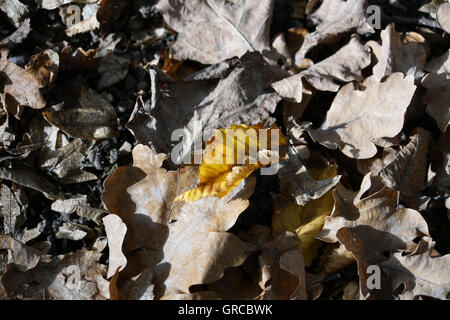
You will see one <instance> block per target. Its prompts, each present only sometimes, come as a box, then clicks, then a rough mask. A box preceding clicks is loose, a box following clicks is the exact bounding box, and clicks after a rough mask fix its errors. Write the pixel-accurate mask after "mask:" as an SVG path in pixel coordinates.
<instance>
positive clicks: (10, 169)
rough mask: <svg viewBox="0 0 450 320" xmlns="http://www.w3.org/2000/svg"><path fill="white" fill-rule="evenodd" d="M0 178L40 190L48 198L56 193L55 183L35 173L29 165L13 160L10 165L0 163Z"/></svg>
mask: <svg viewBox="0 0 450 320" xmlns="http://www.w3.org/2000/svg"><path fill="white" fill-rule="evenodd" d="M0 178H1V179H6V180H10V181H13V182H15V183H17V184H19V185H21V186H24V187H27V188H31V189H35V190H37V191H40V192H42V193H43V194H44V195H45V196H46V197H48V198H50V199H51V198H53V197H55V195H56V194H57V193H58V187H57V186H56V185H55V184H53V183H52V182H50V181H49V180H48V179H47V178H45V177H44V176H43V175H42V174H39V173H36V171H35V170H33V169H32V168H30V167H29V166H26V165H23V164H21V163H19V162H13V163H12V164H11V166H2V165H0Z"/></svg>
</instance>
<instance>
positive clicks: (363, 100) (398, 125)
mask: <svg viewBox="0 0 450 320" xmlns="http://www.w3.org/2000/svg"><path fill="white" fill-rule="evenodd" d="M360 87H361V88H362V90H358V89H357V88H356V85H355V84H353V83H349V84H347V85H345V86H344V87H342V88H341V89H340V90H339V92H338V93H337V95H336V97H335V98H334V100H333V103H332V105H331V108H330V110H329V111H328V113H327V117H326V119H325V122H324V123H323V124H322V126H321V127H320V128H319V129H309V130H308V132H309V134H310V135H311V137H312V138H313V139H314V140H315V141H317V142H319V143H321V144H323V145H324V146H326V147H327V148H330V149H337V148H339V149H340V150H341V151H342V152H343V153H344V154H345V155H346V156H348V157H350V158H354V159H367V158H371V157H372V156H374V155H375V154H376V152H377V148H376V146H375V144H374V142H373V141H374V139H376V138H381V137H394V136H395V135H397V134H398V133H399V132H400V130H401V129H402V127H403V121H404V115H405V112H406V109H407V107H408V105H409V103H410V101H411V99H412V96H413V94H414V91H415V89H416V86H415V85H414V77H413V76H407V77H405V78H404V77H403V74H402V73H394V74H392V75H391V76H389V77H388V78H387V79H386V80H385V81H383V82H378V81H377V80H376V78H375V77H374V76H371V77H369V78H366V79H365V80H364V82H363V83H362V84H361V85H360Z"/></svg>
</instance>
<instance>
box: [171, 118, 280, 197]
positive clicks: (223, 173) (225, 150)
mask: <svg viewBox="0 0 450 320" xmlns="http://www.w3.org/2000/svg"><path fill="white" fill-rule="evenodd" d="M275 134H277V135H278V137H275V138H274V139H277V140H274V139H272V135H275ZM230 141H232V143H230ZM286 144H287V141H286V139H285V138H284V136H283V134H282V133H281V132H280V130H279V129H278V128H277V127H276V126H275V127H272V128H269V129H264V127H263V126H261V125H255V126H246V125H237V126H236V125H233V126H231V127H230V128H228V129H220V130H218V131H217V133H216V135H215V136H214V137H213V138H212V139H211V140H210V141H209V142H208V144H207V146H206V151H205V155H204V156H203V159H202V164H201V165H200V169H199V184H198V185H197V186H196V187H195V188H194V189H191V190H187V191H185V192H184V193H183V194H181V195H180V196H178V197H177V199H176V200H177V201H180V200H184V201H195V200H199V199H201V198H205V197H209V196H215V197H219V198H222V197H224V196H226V195H227V194H228V193H230V192H231V191H232V190H233V189H234V188H236V187H237V186H238V185H239V184H240V183H241V182H242V180H244V179H245V178H247V177H248V176H249V175H250V174H251V173H252V172H253V171H255V170H258V169H259V168H262V167H266V166H269V165H274V164H276V163H278V161H279V160H280V159H282V158H283V157H284V154H285V152H284V150H281V148H284V147H285V146H286ZM276 150H277V151H276Z"/></svg>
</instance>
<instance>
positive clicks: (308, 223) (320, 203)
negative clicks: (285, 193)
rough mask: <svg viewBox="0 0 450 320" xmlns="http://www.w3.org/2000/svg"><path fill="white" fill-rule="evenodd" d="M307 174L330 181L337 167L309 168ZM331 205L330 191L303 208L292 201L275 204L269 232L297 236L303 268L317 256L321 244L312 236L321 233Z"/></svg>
mask: <svg viewBox="0 0 450 320" xmlns="http://www.w3.org/2000/svg"><path fill="white" fill-rule="evenodd" d="M310 174H311V176H313V178H314V179H316V180H323V179H329V178H333V177H335V176H336V175H337V167H336V166H335V165H332V166H328V167H325V168H320V169H318V168H312V169H311V170H310ZM333 206H334V199H333V194H332V190H329V191H328V192H326V193H325V194H324V195H323V196H322V197H320V198H319V199H316V200H311V201H309V202H308V203H306V204H305V205H303V206H299V205H297V204H296V203H295V202H292V203H289V204H287V205H282V206H280V205H278V206H277V204H276V203H275V209H274V214H273V216H272V231H273V233H274V234H275V235H278V234H280V233H282V232H285V231H292V232H295V233H296V234H297V236H298V237H299V239H300V241H301V243H300V248H301V249H302V252H303V256H304V258H305V266H309V265H311V263H312V261H313V260H314V258H315V257H316V255H317V251H318V249H319V247H320V245H321V242H320V241H319V240H317V239H316V238H315V236H316V235H317V234H318V233H319V232H320V231H321V230H322V227H323V224H324V222H325V217H326V216H328V215H330V213H331V211H332V210H333Z"/></svg>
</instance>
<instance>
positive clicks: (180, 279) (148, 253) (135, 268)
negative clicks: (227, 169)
mask: <svg viewBox="0 0 450 320" xmlns="http://www.w3.org/2000/svg"><path fill="white" fill-rule="evenodd" d="M164 158H165V156H164V155H163V154H159V155H157V154H155V153H153V152H152V151H151V149H150V148H148V147H145V146H143V145H138V146H136V147H135V148H134V150H133V159H134V167H131V168H128V167H121V168H119V169H117V170H116V172H115V173H114V174H113V175H111V176H110V177H108V179H107V180H106V182H105V192H104V193H103V195H102V200H103V202H104V203H105V205H106V207H107V208H108V210H109V211H110V212H111V213H112V214H115V215H117V216H119V217H120V220H122V221H123V223H125V225H126V228H127V230H126V235H125V239H124V241H123V244H122V252H123V253H124V255H125V257H126V258H127V264H126V267H125V269H123V270H122V271H121V272H119V280H118V286H119V290H122V292H123V291H125V292H126V291H127V290H126V288H127V287H128V288H129V287H130V286H131V285H132V282H131V283H130V281H131V280H130V279H131V277H133V276H135V275H138V274H140V273H141V272H143V270H144V269H146V268H149V267H150V268H152V269H153V271H154V275H153V277H152V280H151V284H154V286H155V288H154V295H155V297H156V298H157V299H159V298H165V299H170V298H172V297H173V296H176V295H178V294H181V293H182V294H189V293H190V292H189V287H190V286H192V285H195V284H203V283H212V282H214V281H216V280H218V279H220V278H221V277H222V276H223V272H224V269H225V268H226V267H229V266H237V265H240V264H242V263H243V262H244V261H245V258H246V256H247V255H248V254H249V253H250V251H249V249H248V248H247V247H246V246H245V245H244V244H243V243H242V242H241V241H240V240H239V239H238V238H237V237H236V236H234V235H233V234H231V233H227V232H226V231H227V230H228V229H229V228H231V227H232V226H233V224H234V223H235V221H236V219H237V218H238V216H239V214H240V213H241V212H242V211H243V210H244V209H245V208H246V207H247V206H248V200H246V199H247V198H248V197H249V196H250V194H251V193H252V191H253V187H254V182H253V183H247V180H245V181H243V182H242V184H241V185H240V186H239V187H238V188H236V189H235V190H234V191H233V192H232V193H231V194H229V195H228V196H227V197H224V198H221V199H219V198H216V197H208V198H204V199H201V200H198V201H194V202H178V203H174V199H175V198H176V196H177V195H178V194H179V193H180V192H182V191H184V190H186V189H187V188H190V187H192V185H193V184H194V183H195V182H196V180H197V178H196V175H194V174H192V172H193V170H194V168H189V167H186V168H181V169H179V170H178V171H166V170H165V169H162V168H160V166H161V164H162V161H163V160H164ZM194 172H195V170H194ZM250 181H252V180H251V179H250ZM130 201H131V203H133V205H132V206H130V205H129V202H130ZM115 220H116V222H115V223H116V224H119V226H118V228H119V229H122V230H123V226H120V225H121V221H119V219H115ZM112 224H113V225H111V226H110V227H109V230H114V229H115V228H116V227H115V226H114V222H113V223H112ZM115 236H116V234H112V233H108V238H111V237H115ZM121 242H122V241H120V240H119V241H116V242H113V243H116V244H117V245H120V243H121ZM110 244H111V242H110ZM180 244H181V245H180ZM113 250H114V252H116V253H117V252H118V250H120V249H119V248H115V249H113ZM113 261H114V263H115V264H114V265H110V271H109V275H111V274H112V273H114V272H115V271H116V270H117V269H118V268H120V267H122V266H123V265H122V264H123V263H124V261H123V258H119V259H118V260H117V259H114V260H113ZM118 263H120V265H117V264H118ZM148 285H150V284H148ZM122 295H123V296H126V297H127V296H128V294H124V293H122Z"/></svg>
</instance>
